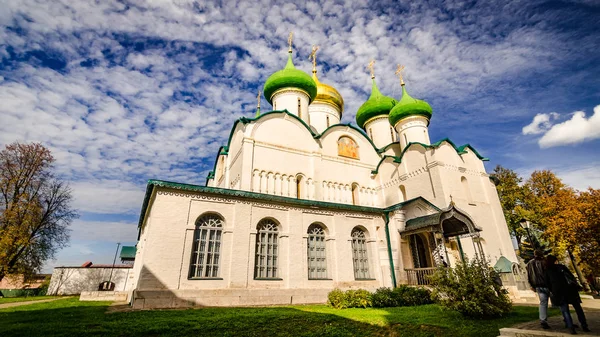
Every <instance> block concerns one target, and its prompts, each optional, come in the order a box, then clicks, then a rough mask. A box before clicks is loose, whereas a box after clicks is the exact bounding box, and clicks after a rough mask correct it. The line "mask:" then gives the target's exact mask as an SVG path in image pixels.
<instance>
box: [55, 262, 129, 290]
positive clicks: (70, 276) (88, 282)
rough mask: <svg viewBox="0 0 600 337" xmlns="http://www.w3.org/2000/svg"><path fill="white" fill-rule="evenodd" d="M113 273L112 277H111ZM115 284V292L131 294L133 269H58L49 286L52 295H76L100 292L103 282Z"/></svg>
mask: <svg viewBox="0 0 600 337" xmlns="http://www.w3.org/2000/svg"><path fill="white" fill-rule="evenodd" d="M111 271H112V276H111ZM109 278H110V280H111V282H113V283H114V284H115V291H121V292H130V291H131V290H133V288H134V282H133V280H134V274H133V268H131V267H129V268H110V267H103V268H84V267H56V268H54V270H53V272H52V278H51V279H50V284H49V286H48V294H50V295H76V294H81V293H83V292H93V291H97V290H98V286H99V285H100V283H101V282H104V281H108V280H109Z"/></svg>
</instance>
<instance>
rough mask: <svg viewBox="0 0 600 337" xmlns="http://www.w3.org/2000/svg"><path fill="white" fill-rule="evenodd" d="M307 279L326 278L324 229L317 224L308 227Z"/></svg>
mask: <svg viewBox="0 0 600 337" xmlns="http://www.w3.org/2000/svg"><path fill="white" fill-rule="evenodd" d="M307 249H308V279H309V280H322V279H326V278H327V256H326V252H325V229H324V228H323V226H321V225H319V224H316V223H315V224H312V225H310V227H308V244H307Z"/></svg>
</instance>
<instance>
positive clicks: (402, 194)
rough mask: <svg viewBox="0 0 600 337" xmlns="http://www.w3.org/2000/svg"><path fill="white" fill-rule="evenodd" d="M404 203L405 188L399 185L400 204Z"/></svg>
mask: <svg viewBox="0 0 600 337" xmlns="http://www.w3.org/2000/svg"><path fill="white" fill-rule="evenodd" d="M403 201H406V187H404V185H400V202H403Z"/></svg>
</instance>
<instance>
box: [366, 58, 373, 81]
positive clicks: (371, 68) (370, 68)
mask: <svg viewBox="0 0 600 337" xmlns="http://www.w3.org/2000/svg"><path fill="white" fill-rule="evenodd" d="M367 69H369V70H370V71H371V78H375V60H371V62H369V65H368V66H367Z"/></svg>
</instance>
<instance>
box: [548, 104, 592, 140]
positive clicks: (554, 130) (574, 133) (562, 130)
mask: <svg viewBox="0 0 600 337" xmlns="http://www.w3.org/2000/svg"><path fill="white" fill-rule="evenodd" d="M598 138H600V105H598V106H596V107H595V108H594V114H593V115H592V116H591V117H590V118H585V112H583V111H576V112H574V113H573V116H572V117H571V119H569V120H567V121H565V122H562V123H559V124H555V125H553V126H552V127H550V128H549V129H548V130H547V131H546V133H545V134H544V135H543V136H542V138H540V140H539V141H538V144H539V145H540V147H541V148H549V147H553V146H561V145H571V144H578V143H582V142H586V141H590V140H594V139H598Z"/></svg>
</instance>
